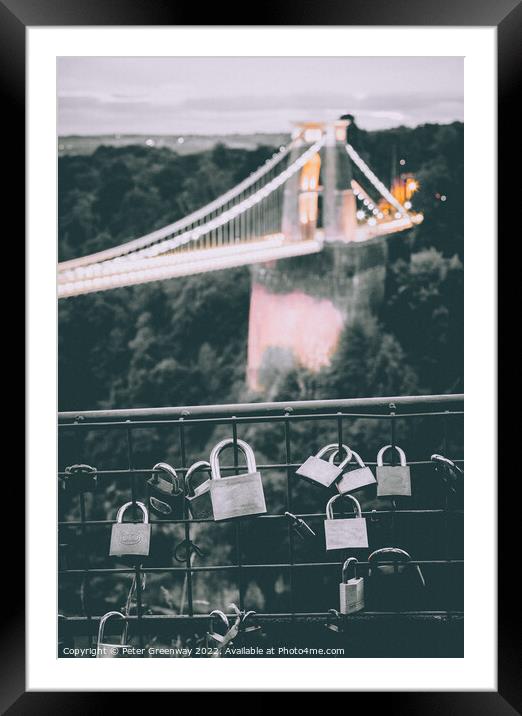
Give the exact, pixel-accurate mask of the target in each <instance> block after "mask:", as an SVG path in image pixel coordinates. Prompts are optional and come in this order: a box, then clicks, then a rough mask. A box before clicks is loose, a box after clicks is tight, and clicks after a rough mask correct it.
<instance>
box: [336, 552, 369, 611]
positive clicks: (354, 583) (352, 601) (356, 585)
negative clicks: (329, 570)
mask: <svg viewBox="0 0 522 716" xmlns="http://www.w3.org/2000/svg"><path fill="white" fill-rule="evenodd" d="M358 564H359V562H358V561H357V559H356V558H355V557H348V559H347V560H346V562H345V563H344V564H343V571H342V580H343V581H342V582H341V584H340V585H339V611H340V612H341V614H353V613H354V612H360V611H361V609H364V579H363V578H362V577H358V576H357V565H358ZM351 568H353V577H350V576H349V571H350V569H351Z"/></svg>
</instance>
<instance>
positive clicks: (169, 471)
mask: <svg viewBox="0 0 522 716" xmlns="http://www.w3.org/2000/svg"><path fill="white" fill-rule="evenodd" d="M157 472H164V473H165V474H166V475H168V477H170V481H171V482H172V486H173V487H174V490H173V491H172V494H173V495H180V494H181V493H182V492H183V490H182V489H181V486H180V480H179V477H178V474H177V472H176V470H174V468H173V467H172V465H169V464H168V462H157V463H156V464H155V465H154V467H153V468H152V477H153V480H154V482H155V483H157V482H159V479H158V476H157V474H156V473H157Z"/></svg>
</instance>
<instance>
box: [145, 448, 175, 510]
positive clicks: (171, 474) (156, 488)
mask: <svg viewBox="0 0 522 716" xmlns="http://www.w3.org/2000/svg"><path fill="white" fill-rule="evenodd" d="M159 473H164V474H165V475H167V476H168V478H169V479H167V480H166V479H165V478H164V477H161V475H160V474H159ZM147 494H148V502H149V508H150V509H151V510H152V512H154V514H155V515H157V516H158V517H160V518H163V519H166V518H169V517H170V518H175V517H181V511H182V509H183V500H182V499H181V496H182V494H183V490H182V489H181V485H180V481H179V478H178V476H177V474H176V470H174V468H173V467H171V466H170V465H169V464H168V463H167V462H158V463H156V465H154V467H153V468H152V477H150V478H149V479H148V480H147Z"/></svg>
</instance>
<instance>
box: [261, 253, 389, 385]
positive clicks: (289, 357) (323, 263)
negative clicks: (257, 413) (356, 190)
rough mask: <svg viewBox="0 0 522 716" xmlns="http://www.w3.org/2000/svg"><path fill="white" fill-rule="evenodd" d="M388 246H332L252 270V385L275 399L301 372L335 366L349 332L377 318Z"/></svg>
mask: <svg viewBox="0 0 522 716" xmlns="http://www.w3.org/2000/svg"><path fill="white" fill-rule="evenodd" d="M387 258H388V246H387V242H386V240H385V239H374V240H370V241H368V242H365V243H364V244H363V243H360V244H357V243H350V244H339V243H326V244H325V246H324V249H323V251H322V252H321V253H320V254H314V255H313V256H303V257H300V258H294V259H291V260H284V261H277V262H273V263H271V264H263V265H260V266H252V292H251V298H250V315H249V330H248V365H247V382H248V387H249V389H250V390H251V391H253V392H256V393H262V394H263V396H264V397H265V398H270V395H271V393H272V392H273V389H274V387H275V386H276V384H277V382H278V381H279V379H280V378H281V376H282V375H284V374H285V373H287V372H288V371H289V370H291V369H292V368H295V367H303V368H306V369H308V370H309V371H312V372H317V371H319V370H321V368H324V367H326V366H328V365H329V364H330V361H331V359H332V357H333V355H334V354H335V352H336V350H337V346H338V343H339V338H340V335H341V333H342V331H343V329H344V328H345V327H346V326H350V325H353V323H354V322H355V321H356V320H364V319H365V317H369V316H371V315H373V314H374V313H375V311H376V309H377V308H378V306H379V305H380V303H381V302H382V300H383V298H384V289H385V280H386V265H387Z"/></svg>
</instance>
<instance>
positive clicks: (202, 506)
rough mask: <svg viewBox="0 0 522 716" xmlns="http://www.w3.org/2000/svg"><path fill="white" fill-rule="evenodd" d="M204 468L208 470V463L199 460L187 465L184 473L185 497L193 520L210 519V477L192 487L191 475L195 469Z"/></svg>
mask: <svg viewBox="0 0 522 716" xmlns="http://www.w3.org/2000/svg"><path fill="white" fill-rule="evenodd" d="M203 468H205V469H206V470H208V471H209V472H210V463H209V462H207V461H206V460H199V461H198V462H195V463H194V464H193V465H191V466H190V467H189V469H188V470H187V474H186V475H185V498H186V500H187V502H188V508H189V510H190V514H191V515H192V517H193V518H194V519H195V520H209V519H210V520H212V519H214V513H213V511H212V500H211V499H210V479H207V480H205V482H202V483H201V484H200V485H197V486H196V487H194V488H192V485H191V479H190V478H191V477H192V475H193V474H194V473H195V472H196V471H197V470H201V469H203Z"/></svg>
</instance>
